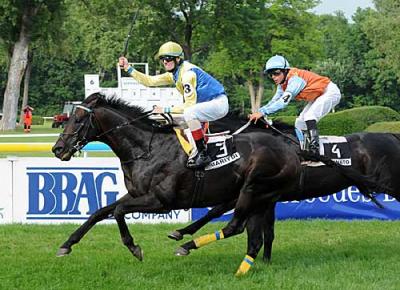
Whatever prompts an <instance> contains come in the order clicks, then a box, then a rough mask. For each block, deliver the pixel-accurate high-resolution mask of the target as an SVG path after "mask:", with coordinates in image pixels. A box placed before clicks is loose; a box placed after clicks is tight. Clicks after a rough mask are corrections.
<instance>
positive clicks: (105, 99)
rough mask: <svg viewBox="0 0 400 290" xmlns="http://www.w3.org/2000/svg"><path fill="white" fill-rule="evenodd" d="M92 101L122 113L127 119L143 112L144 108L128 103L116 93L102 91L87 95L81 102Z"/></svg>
mask: <svg viewBox="0 0 400 290" xmlns="http://www.w3.org/2000/svg"><path fill="white" fill-rule="evenodd" d="M92 101H96V104H97V105H100V106H108V107H111V108H113V109H115V110H116V111H118V112H120V113H122V114H124V115H125V116H126V117H127V118H128V119H133V118H135V117H138V116H141V115H143V114H144V113H145V110H144V108H142V107H139V106H136V105H132V104H129V103H127V102H126V101H125V100H123V99H121V98H118V97H117V96H116V95H110V96H106V95H104V94H102V93H94V94H91V95H90V96H89V97H87V98H86V99H85V100H84V101H83V103H85V104H89V103H91V102H92Z"/></svg>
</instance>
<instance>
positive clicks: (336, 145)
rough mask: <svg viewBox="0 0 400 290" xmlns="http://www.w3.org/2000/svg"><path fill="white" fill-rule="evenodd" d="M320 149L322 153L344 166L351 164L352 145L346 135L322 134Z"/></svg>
mask: <svg viewBox="0 0 400 290" xmlns="http://www.w3.org/2000/svg"><path fill="white" fill-rule="evenodd" d="M319 151H320V154H321V155H324V156H326V157H328V158H329V159H332V160H333V161H335V162H336V163H339V164H340V165H343V166H351V150H350V145H349V143H348V142H347V139H346V138H345V137H341V136H321V137H320V139H319Z"/></svg>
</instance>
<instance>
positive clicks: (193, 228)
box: [168, 200, 236, 241]
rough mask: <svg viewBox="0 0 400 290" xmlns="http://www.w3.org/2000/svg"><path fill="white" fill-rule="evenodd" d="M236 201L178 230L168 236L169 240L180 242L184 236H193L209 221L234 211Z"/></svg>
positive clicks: (212, 210)
mask: <svg viewBox="0 0 400 290" xmlns="http://www.w3.org/2000/svg"><path fill="white" fill-rule="evenodd" d="M235 202H236V200H232V201H230V202H228V203H224V204H220V205H217V206H215V207H213V208H212V209H211V210H210V211H209V212H208V213H207V214H206V215H205V216H203V217H202V218H201V219H198V220H197V221H195V222H194V223H191V224H190V225H188V226H187V227H185V228H182V229H179V230H176V231H174V232H172V233H170V234H169V235H168V237H169V238H171V239H173V240H176V241H179V240H182V238H183V236H184V235H187V234H189V235H193V234H194V233H195V232H197V231H198V230H199V229H201V228H202V227H203V226H204V225H206V224H207V223H208V222H209V221H211V220H212V219H214V218H217V217H220V216H221V215H222V214H224V213H225V212H227V211H228V210H231V209H233V207H234V205H235Z"/></svg>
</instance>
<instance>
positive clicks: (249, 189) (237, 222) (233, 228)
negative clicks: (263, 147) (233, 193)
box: [175, 182, 260, 276]
mask: <svg viewBox="0 0 400 290" xmlns="http://www.w3.org/2000/svg"><path fill="white" fill-rule="evenodd" d="M254 193H255V184H254V183H250V182H246V183H245V185H244V186H243V187H242V189H241V192H240V195H239V199H238V201H237V203H236V206H235V212H234V214H233V218H232V219H231V220H230V221H229V223H228V224H227V225H226V226H225V227H224V228H222V230H219V231H216V232H215V233H213V234H207V235H203V236H201V237H199V238H197V239H194V240H192V241H189V242H187V243H185V244H183V245H182V246H181V247H179V248H178V249H177V250H176V252H175V254H176V255H178V256H185V255H188V254H189V253H190V250H192V249H198V248H200V247H203V246H205V245H208V244H210V243H212V242H215V241H218V240H222V239H226V238H229V237H232V236H235V235H238V234H240V233H242V232H243V231H244V228H245V226H246V222H247V218H248V216H249V213H250V210H251V209H252V208H253V206H254V207H256V208H257V209H260V207H259V206H256V203H255V202H254V200H253V195H254ZM254 210H255V209H254ZM250 254H251V255H253V256H251V255H249V253H247V255H246V256H245V258H244V260H243V262H242V264H241V265H240V267H239V269H238V271H237V272H236V275H237V276H239V275H243V274H245V273H247V271H248V270H249V269H250V267H251V266H252V265H253V263H254V259H255V257H256V254H255V251H254V252H252V253H250Z"/></svg>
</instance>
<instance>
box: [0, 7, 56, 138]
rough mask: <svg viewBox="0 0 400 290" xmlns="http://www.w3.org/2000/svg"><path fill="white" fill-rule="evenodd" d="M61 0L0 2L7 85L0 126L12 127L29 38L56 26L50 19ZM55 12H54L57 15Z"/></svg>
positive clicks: (2, 127) (30, 39)
mask: <svg viewBox="0 0 400 290" xmlns="http://www.w3.org/2000/svg"><path fill="white" fill-rule="evenodd" d="M61 4H62V0H58V1H56V0H47V1H45V0H27V1H16V0H14V1H13V0H8V1H3V3H2V6H0V9H1V12H2V13H0V15H1V16H0V23H1V24H0V37H1V39H2V44H3V45H4V46H5V47H3V49H6V50H7V51H8V52H9V58H10V63H9V69H8V75H7V85H6V90H5V92H4V99H3V112H4V115H3V118H2V120H1V122H0V130H10V129H15V126H16V118H17V110H18V99H19V96H20V86H21V82H22V78H23V75H24V73H25V68H26V65H27V61H28V50H29V45H30V43H31V41H32V39H37V38H39V37H41V36H42V35H44V33H45V32H46V30H49V29H53V28H54V27H55V26H52V25H54V23H53V22H52V20H54V21H59V20H60V19H61V18H60V17H55V15H54V14H56V13H57V12H58V11H61ZM59 15H60V14H58V15H57V16H59Z"/></svg>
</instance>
